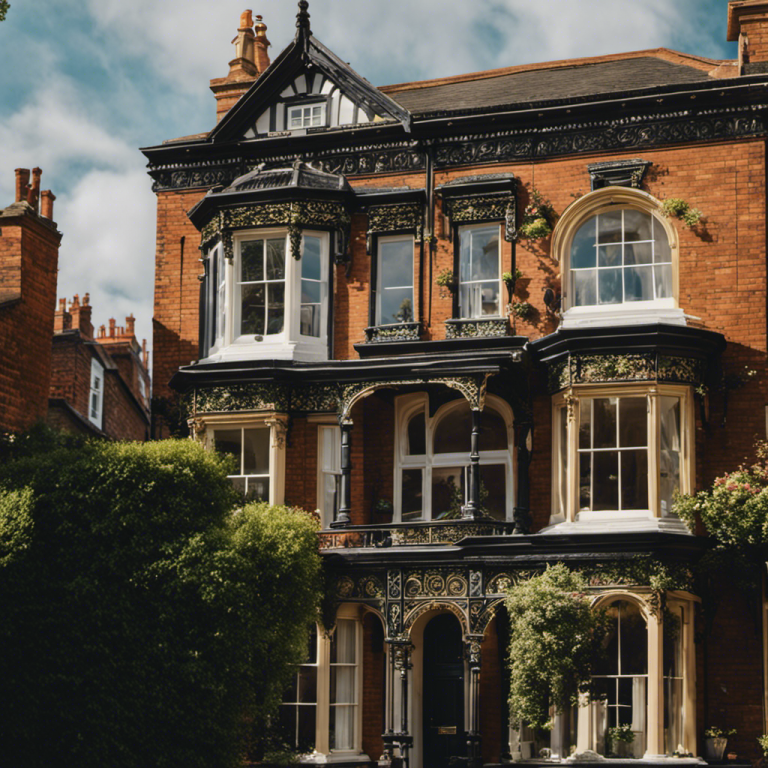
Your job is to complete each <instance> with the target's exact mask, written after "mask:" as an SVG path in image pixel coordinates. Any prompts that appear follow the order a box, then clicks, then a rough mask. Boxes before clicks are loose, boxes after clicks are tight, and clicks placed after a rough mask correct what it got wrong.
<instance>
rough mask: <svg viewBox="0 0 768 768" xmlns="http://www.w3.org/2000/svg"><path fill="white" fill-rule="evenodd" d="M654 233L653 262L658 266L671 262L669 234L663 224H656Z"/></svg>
mask: <svg viewBox="0 0 768 768" xmlns="http://www.w3.org/2000/svg"><path fill="white" fill-rule="evenodd" d="M653 233H654V236H655V240H654V244H653V260H654V261H655V262H656V263H657V264H658V263H660V262H671V261H672V251H671V250H670V247H669V240H667V233H666V232H665V231H664V227H663V226H662V225H661V224H657V223H654V225H653Z"/></svg>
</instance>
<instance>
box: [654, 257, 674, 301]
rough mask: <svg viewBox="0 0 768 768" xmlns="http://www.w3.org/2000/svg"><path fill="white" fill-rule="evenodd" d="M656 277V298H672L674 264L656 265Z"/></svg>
mask: <svg viewBox="0 0 768 768" xmlns="http://www.w3.org/2000/svg"><path fill="white" fill-rule="evenodd" d="M653 271H654V277H655V278H656V298H657V299H671V298H672V265H671V264H665V265H663V266H657V267H654V269H653Z"/></svg>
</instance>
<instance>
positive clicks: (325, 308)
mask: <svg viewBox="0 0 768 768" xmlns="http://www.w3.org/2000/svg"><path fill="white" fill-rule="evenodd" d="M233 245H234V248H233V250H234V257H233V258H232V259H231V260H230V259H226V258H225V257H224V256H223V249H222V246H221V245H220V244H217V245H216V246H215V247H214V248H212V249H211V251H210V253H209V255H208V256H207V259H208V267H207V270H206V275H207V280H208V288H207V290H206V292H205V295H206V304H207V306H206V326H205V327H206V332H207V338H208V356H209V357H210V358H214V359H227V358H256V357H272V358H276V359H301V360H325V359H327V356H328V352H327V347H328V317H329V295H330V289H329V279H330V277H329V276H330V256H329V235H328V234H327V233H324V232H304V233H303V235H302V238H301V258H299V259H298V260H297V259H294V258H292V257H291V255H290V254H291V247H290V239H289V235H288V232H287V230H266V231H253V232H243V233H238V234H237V235H236V236H235V239H234V244H233Z"/></svg>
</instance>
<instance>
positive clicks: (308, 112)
mask: <svg viewBox="0 0 768 768" xmlns="http://www.w3.org/2000/svg"><path fill="white" fill-rule="evenodd" d="M316 109H319V110H320V114H319V116H318V118H317V121H315V114H314V110H316ZM294 115H298V117H299V120H300V121H301V125H296V126H294V125H292V123H293V117H294ZM326 125H328V104H327V102H326V100H325V99H322V100H319V99H317V100H313V101H301V102H299V103H297V104H289V105H287V106H286V110H285V126H286V127H285V130H286V131H301V130H306V129H307V128H324V127H325V126H326Z"/></svg>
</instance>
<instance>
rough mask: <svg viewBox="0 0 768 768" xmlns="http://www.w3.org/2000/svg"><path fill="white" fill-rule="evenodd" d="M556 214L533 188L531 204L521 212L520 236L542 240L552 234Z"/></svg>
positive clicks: (550, 205)
mask: <svg viewBox="0 0 768 768" xmlns="http://www.w3.org/2000/svg"><path fill="white" fill-rule="evenodd" d="M556 219H557V214H556V213H555V211H554V208H552V204H551V203H550V202H549V200H547V199H546V198H545V197H544V196H543V195H542V194H541V192H539V190H538V189H536V188H535V187H534V188H533V189H532V190H531V202H530V203H529V204H528V205H526V206H525V211H523V223H522V224H521V225H520V234H521V235H522V236H523V237H526V238H528V239H529V240H542V239H544V238H545V237H549V235H550V234H552V228H553V227H554V226H555V220H556Z"/></svg>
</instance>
